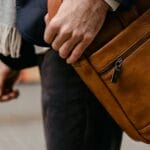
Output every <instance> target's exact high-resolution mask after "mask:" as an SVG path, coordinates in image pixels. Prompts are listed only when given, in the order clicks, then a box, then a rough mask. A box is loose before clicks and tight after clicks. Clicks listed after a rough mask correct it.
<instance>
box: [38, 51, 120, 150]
mask: <svg viewBox="0 0 150 150" xmlns="http://www.w3.org/2000/svg"><path fill="white" fill-rule="evenodd" d="M40 71H41V79H42V104H43V119H44V128H45V136H46V143H47V149H48V150H119V147H120V142H121V135H122V132H121V130H120V128H119V127H118V126H117V125H116V124H115V123H114V121H113V120H112V119H111V118H110V116H109V115H108V114H107V112H106V111H105V110H104V108H103V107H102V106H101V105H100V103H99V102H98V101H97V100H96V98H95V96H94V95H93V94H92V93H91V92H90V91H89V90H88V88H87V87H86V86H85V85H84V83H83V82H82V81H81V79H80V78H79V77H78V75H77V74H76V72H75V71H74V70H73V68H72V67H71V66H70V65H67V64H66V63H65V61H64V60H62V59H61V58H60V57H59V56H58V55H57V53H56V52H55V51H53V50H51V51H48V52H47V53H46V54H45V55H44V57H43V58H42V61H41V64H40Z"/></svg>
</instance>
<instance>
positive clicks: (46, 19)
mask: <svg viewBox="0 0 150 150" xmlns="http://www.w3.org/2000/svg"><path fill="white" fill-rule="evenodd" d="M44 21H45V24H46V27H47V26H48V23H49V16H48V14H46V15H45V17H44Z"/></svg>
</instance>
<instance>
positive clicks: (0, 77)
mask: <svg viewBox="0 0 150 150" xmlns="http://www.w3.org/2000/svg"><path fill="white" fill-rule="evenodd" d="M4 81H5V76H4V75H0V96H2V94H3V90H4Z"/></svg>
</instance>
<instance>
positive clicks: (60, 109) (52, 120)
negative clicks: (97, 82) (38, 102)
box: [0, 0, 133, 150]
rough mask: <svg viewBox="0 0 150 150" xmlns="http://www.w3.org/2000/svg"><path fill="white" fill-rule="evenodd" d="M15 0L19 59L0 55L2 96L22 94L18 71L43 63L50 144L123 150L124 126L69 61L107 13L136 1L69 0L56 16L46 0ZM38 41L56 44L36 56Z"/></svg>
mask: <svg viewBox="0 0 150 150" xmlns="http://www.w3.org/2000/svg"><path fill="white" fill-rule="evenodd" d="M0 1H4V0H0ZM7 1H9V0H7ZM16 2H17V3H16V4H17V19H16V24H17V27H18V29H19V30H20V32H21V36H22V37H21V39H22V41H21V43H20V54H19V56H17V57H16V58H12V55H11V54H9V55H8V56H4V54H1V55H0V59H1V61H0V101H1V102H6V101H10V100H12V99H14V98H17V96H18V94H19V92H18V90H14V89H13V87H14V84H15V80H16V79H17V77H18V74H19V71H20V70H21V69H23V68H27V67H30V66H34V65H39V68H40V74H41V85H42V108H43V121H44V129H45V137H46V143H47V149H48V150H119V149H120V145H121V138H122V130H121V129H120V128H119V127H118V125H117V124H116V123H115V122H114V120H113V119H112V118H111V117H110V116H109V114H108V113H107V112H106V111H105V109H104V108H103V107H102V106H101V104H100V103H99V102H98V101H97V99H96V98H95V96H94V95H93V94H92V93H91V92H90V91H89V89H88V88H87V87H86V86H85V84H84V83H83V82H82V81H81V79H80V78H79V76H78V75H77V74H76V72H75V71H74V70H73V68H72V67H71V65H70V64H73V63H74V62H76V61H77V60H78V59H79V58H80V56H81V55H82V53H83V52H84V51H85V49H86V48H87V47H88V45H89V44H90V43H91V42H92V41H93V39H94V38H95V36H96V34H97V32H98V31H99V30H100V29H101V27H102V25H103V23H104V20H105V17H106V14H107V12H108V11H115V10H116V9H117V8H118V6H119V5H120V6H123V7H124V8H128V7H129V6H130V5H131V4H132V2H133V1H131V0H118V1H117V0H116V1H115V0H64V1H63V3H62V5H61V6H60V8H59V10H58V12H57V13H56V15H55V16H54V18H53V19H52V20H51V21H49V20H48V19H47V15H46V14H47V8H46V7H47V0H39V1H37V0H30V1H26V0H17V1H16ZM0 10H1V9H0ZM44 17H45V22H44ZM45 24H46V27H45ZM3 34H4V33H3ZM29 36H30V37H29ZM33 44H35V45H36V44H37V45H39V46H47V47H48V46H49V45H51V47H49V48H48V49H49V50H47V51H46V52H44V54H40V55H39V54H38V55H36V54H35V50H34V46H33Z"/></svg>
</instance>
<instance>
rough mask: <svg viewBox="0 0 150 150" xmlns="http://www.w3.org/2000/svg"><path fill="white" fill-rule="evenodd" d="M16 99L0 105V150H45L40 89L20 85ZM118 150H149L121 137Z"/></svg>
mask: <svg viewBox="0 0 150 150" xmlns="http://www.w3.org/2000/svg"><path fill="white" fill-rule="evenodd" d="M19 88H20V89H21V96H20V98H19V99H18V100H15V101H13V102H10V103H5V104H0V150H45V143H44V135H43V126H42V119H41V105H40V104H41V103H40V86H39V85H38V84H34V85H30V86H28V85H20V86H19ZM121 150H150V146H149V145H146V144H141V143H136V142H134V141H132V140H130V139H129V138H128V137H127V136H126V135H124V138H123V143H122V149H121Z"/></svg>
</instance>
